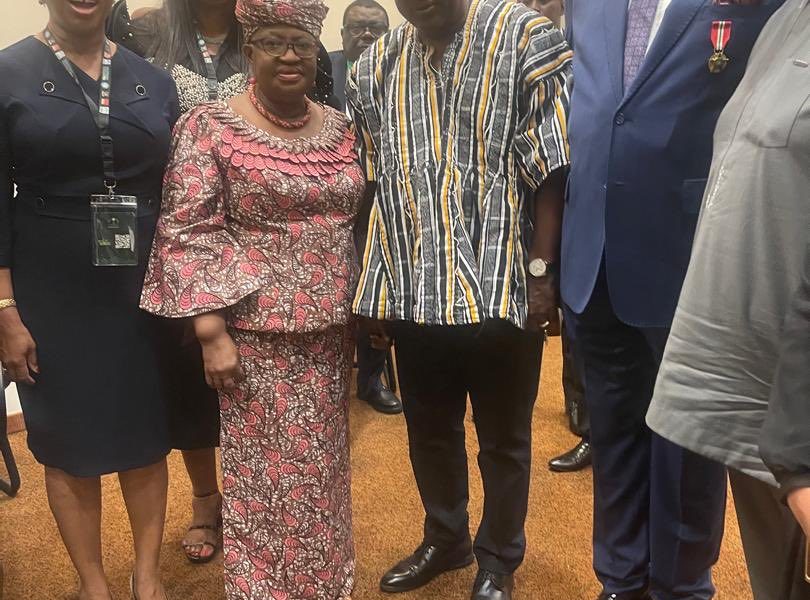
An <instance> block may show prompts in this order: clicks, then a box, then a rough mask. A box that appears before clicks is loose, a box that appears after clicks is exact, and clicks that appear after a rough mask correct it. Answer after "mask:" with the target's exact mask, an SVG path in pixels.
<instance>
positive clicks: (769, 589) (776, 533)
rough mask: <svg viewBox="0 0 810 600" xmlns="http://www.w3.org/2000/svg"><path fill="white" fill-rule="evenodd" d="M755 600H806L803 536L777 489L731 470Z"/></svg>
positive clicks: (809, 593) (809, 590)
mask: <svg viewBox="0 0 810 600" xmlns="http://www.w3.org/2000/svg"><path fill="white" fill-rule="evenodd" d="M729 476H730V479H731V490H732V493H733V495H734V505H735V508H736V509H737V520H738V521H739V524H740V534H741V536H742V542H743V550H744V551H745V560H746V563H747V564H748V574H749V577H750V578H751V588H752V589H753V592H754V600H807V599H808V598H810V584H808V583H807V582H806V581H805V580H804V535H803V533H802V530H801V527H799V524H798V523H797V522H796V520H795V519H794V518H793V515H792V514H791V512H790V510H789V509H788V508H787V507H786V506H785V505H784V504H783V503H782V501H781V499H780V498H779V497H778V491H777V490H776V488H774V487H772V486H770V485H768V484H767V483H765V482H763V481H759V480H758V479H754V478H753V477H751V476H749V475H746V474H744V473H741V472H740V471H736V470H733V469H732V470H730V471H729Z"/></svg>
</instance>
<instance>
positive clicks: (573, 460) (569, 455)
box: [548, 440, 591, 473]
mask: <svg viewBox="0 0 810 600" xmlns="http://www.w3.org/2000/svg"><path fill="white" fill-rule="evenodd" d="M590 465H591V444H590V443H589V442H586V441H585V440H583V441H581V442H580V443H579V444H577V445H576V446H575V447H574V448H573V449H571V450H569V451H568V452H566V453H565V454H563V455H561V456H558V457H557V458H554V459H552V460H550V461H549V463H548V468H549V469H551V470H552V471H554V472H556V473H573V472H574V471H581V470H582V469H584V468H585V467H589V466H590Z"/></svg>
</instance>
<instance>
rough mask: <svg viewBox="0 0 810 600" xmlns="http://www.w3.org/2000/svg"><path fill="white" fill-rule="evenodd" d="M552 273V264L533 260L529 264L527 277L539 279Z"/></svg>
mask: <svg viewBox="0 0 810 600" xmlns="http://www.w3.org/2000/svg"><path fill="white" fill-rule="evenodd" d="M553 271H554V263H552V262H550V261H547V260H544V259H542V258H535V259H534V260H532V261H531V262H530V263H529V275H531V276H532V277H536V278H538V279H540V278H541V277H545V276H546V275H551V273H552V272H553Z"/></svg>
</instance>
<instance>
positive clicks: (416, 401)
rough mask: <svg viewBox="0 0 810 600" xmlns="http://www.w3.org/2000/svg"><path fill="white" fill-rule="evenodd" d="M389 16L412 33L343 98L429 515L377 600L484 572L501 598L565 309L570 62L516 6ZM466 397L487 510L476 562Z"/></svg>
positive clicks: (370, 315)
mask: <svg viewBox="0 0 810 600" xmlns="http://www.w3.org/2000/svg"><path fill="white" fill-rule="evenodd" d="M397 6H398V7H399V9H400V12H401V13H402V14H403V16H404V17H405V18H406V19H407V20H408V23H406V24H405V25H403V26H401V27H399V28H397V29H395V30H394V31H392V32H391V33H390V34H388V35H386V36H384V37H383V38H381V39H380V40H379V41H378V42H377V43H376V44H375V45H374V46H372V47H371V48H370V49H369V50H367V51H366V52H365V53H364V54H363V56H361V57H360V59H359V60H358V61H357V63H356V64H355V67H354V69H353V71H352V73H351V75H350V77H349V83H348V89H347V96H348V103H349V107H350V110H351V112H352V114H353V117H354V120H355V124H356V127H357V130H358V138H359V139H360V142H361V154H362V157H363V159H364V161H365V168H366V174H367V178H368V180H369V182H371V184H372V185H371V188H370V189H373V190H376V193H375V194H374V195H373V202H371V203H370V206H371V208H370V211H371V213H370V218H369V230H368V241H367V244H366V247H365V253H364V257H363V271H362V275H361V278H360V284H359V289H358V292H357V297H356V300H355V311H356V312H357V314H359V315H360V316H362V317H366V318H367V319H368V323H369V325H370V326H371V327H372V328H373V330H374V331H376V332H377V336H378V338H389V337H390V338H393V339H394V341H395V343H396V347H397V359H398V364H399V375H400V383H401V389H402V399H403V403H404V409H405V416H406V419H407V423H408V431H409V437H410V456H411V463H412V465H413V469H414V473H415V475H416V481H417V484H418V486H419V492H420V495H421V497H422V502H423V504H424V507H425V512H426V520H425V529H424V540H423V543H422V544H421V545H420V546H419V548H418V549H417V550H416V552H415V553H414V554H413V555H411V556H409V557H408V558H406V559H404V560H403V561H402V562H400V563H399V564H397V565H396V566H394V567H393V568H392V569H391V570H390V571H389V572H388V573H386V574H385V575H384V576H383V578H382V581H381V588H382V589H383V590H384V591H386V592H402V591H407V590H412V589H415V588H417V587H419V586H421V585H424V584H425V583H427V582H428V581H430V580H431V579H433V578H434V577H436V576H437V575H439V574H440V573H442V572H444V571H448V570H450V569H454V568H460V567H463V566H466V565H468V564H470V563H471V562H473V560H474V559H477V561H478V566H479V573H478V577H477V578H476V580H475V583H474V586H473V595H472V597H473V599H474V600H484V599H487V600H489V599H492V600H503V599H509V598H511V597H512V588H513V578H512V573H513V572H514V571H515V570H516V569H517V567H518V566H519V565H520V563H521V562H522V560H523V556H524V553H525V546H526V543H525V536H524V521H525V517H526V511H527V504H528V493H529V471H530V464H529V463H530V457H531V415H532V407H533V405H534V401H535V398H536V396H537V387H538V378H539V373H540V362H541V358H542V347H543V344H542V341H543V329H544V328H545V326H547V324H548V322H549V320H550V319H551V318H552V316H553V315H554V311H555V310H556V307H557V298H558V293H557V287H558V286H557V261H558V256H559V242H560V228H561V216H562V208H563V187H564V186H563V181H564V177H563V171H564V168H565V167H566V166H567V165H568V162H569V159H568V144H567V134H566V128H567V119H566V113H567V110H568V93H569V87H570V82H571V80H570V75H571V70H570V63H571V52H570V50H569V48H568V46H567V45H566V42H565V40H564V39H563V36H562V34H561V33H560V32H559V31H558V30H557V29H554V28H553V26H552V24H551V22H550V21H549V20H548V19H546V18H544V17H541V16H539V15H538V14H537V13H535V12H533V11H530V10H528V9H527V8H526V7H525V6H522V5H520V4H515V3H513V2H505V1H503V0H472V1H469V0H397ZM370 196H371V195H370ZM468 395H469V397H470V401H471V403H472V408H473V416H474V418H475V424H476V428H477V433H478V440H479V443H480V446H481V452H480V455H479V466H480V469H481V475H482V477H483V481H484V491H485V496H486V501H485V508H484V515H483V519H482V522H481V524H480V527H479V530H478V535H477V537H476V539H475V544H474V546H473V544H472V542H471V540H470V534H469V524H468V514H467V499H468V482H467V453H466V449H465V440H464V416H465V413H466V407H467V397H468Z"/></svg>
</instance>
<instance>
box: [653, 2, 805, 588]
mask: <svg viewBox="0 0 810 600" xmlns="http://www.w3.org/2000/svg"><path fill="white" fill-rule="evenodd" d="M735 8H736V10H737V11H738V12H742V11H744V10H746V9H747V8H748V7H746V6H737V7H735ZM734 26H735V25H732V27H734ZM718 39H720V38H718ZM719 45H720V42H718V46H719ZM717 52H718V56H719V55H720V54H721V53H722V51H720V50H718V51H717ZM726 58H727V59H729V60H734V58H732V57H731V56H730V55H727V56H726ZM808 165H810V0H787V2H785V4H784V5H783V6H782V8H781V9H780V10H779V11H778V12H777V13H776V14H775V15H774V16H773V17H772V18H771V19H770V21H769V22H768V24H767V25H766V27H765V28H764V29H763V31H762V34H761V35H760V37H759V40H758V41H757V44H756V46H755V47H754V50H753V52H752V54H751V57H750V59H749V61H748V65H747V70H746V74H745V77H744V78H743V80H742V81H741V83H740V85H739V87H738V89H737V91H736V93H735V94H734V96H733V97H732V99H731V100H730V101H729V103H728V105H727V106H726V108H725V110H724V111H723V114H722V116H721V117H720V120H719V121H718V124H717V130H716V132H715V136H714V160H713V164H712V171H711V174H710V177H709V181H708V185H707V186H706V190H707V191H706V195H705V197H704V199H703V205H702V208H701V213H700V220H699V223H698V227H697V233H696V235H695V242H694V246H693V251H692V257H691V262H690V265H689V270H688V273H687V276H686V280H685V282H684V286H683V291H682V293H681V297H680V301H679V304H678V309H677V311H676V314H675V320H674V322H673V326H672V331H671V334H670V337H669V341H668V343H667V347H666V351H665V353H664V358H663V362H662V365H661V369H660V371H659V376H658V381H657V384H656V389H655V393H654V397H653V402H652V405H651V406H650V410H649V413H648V415H647V422H648V424H649V425H650V427H651V428H652V429H653V430H654V431H656V432H657V433H659V434H660V435H661V436H663V437H665V438H667V439H669V440H670V441H672V442H675V443H677V444H680V445H681V446H684V447H685V448H687V449H689V450H692V451H693V452H696V453H698V454H701V455H703V456H706V457H708V458H711V459H714V460H716V461H719V462H722V463H724V464H725V465H727V466H728V467H729V474H730V477H731V487H732V491H733V493H734V500H735V506H736V509H737V516H738V520H739V523H740V530H741V534H742V541H743V546H744V550H745V555H746V561H747V562H748V569H749V574H750V577H751V585H752V588H753V591H754V598H755V599H756V600H807V598H810V584H807V583H806V582H805V581H804V576H803V573H802V571H803V565H801V561H802V560H803V556H802V555H803V553H804V549H803V548H801V546H802V544H803V542H802V539H801V531H800V530H799V527H798V526H797V524H796V521H795V520H794V519H793V518H792V516H791V515H790V512H789V511H788V510H787V508H786V507H785V506H784V504H783V502H782V497H781V494H780V490H779V489H778V487H777V479H778V480H779V482H780V483H782V485H783V488H784V491H788V492H790V497H791V503H792V504H793V505H794V506H796V507H798V508H799V509H800V510H799V512H800V513H801V512H802V511H801V507H802V506H807V490H806V489H803V488H806V486H807V485H810V482H808V477H807V473H808V472H809V471H810V469H808V467H807V465H808V460H810V450H809V448H810V443H808V440H809V439H810V437H808V436H806V435H805V436H803V435H802V431H806V428H807V427H808V424H809V423H810V420H809V419H808V418H807V415H808V407H807V402H808V395H807V393H806V390H807V389H808V387H809V386H808V384H807V380H806V378H807V366H808V361H807V354H808V353H807V344H808V336H807V324H806V323H804V326H803V327H804V330H803V333H802V332H800V331H797V327H799V322H800V320H801V315H802V314H805V315H806V308H804V309H802V306H806V305H804V304H803V303H802V301H801V300H799V304H798V305H797V306H794V307H793V309H792V311H793V312H791V303H792V302H793V299H794V298H795V295H796V293H797V290H800V289H802V286H803V285H804V286H806V275H805V281H804V283H802V277H803V274H805V273H806V270H807V248H808V243H810V195H808V189H810V169H809V168H808ZM797 310H798V311H799V312H798V313H797V312H796V311H797ZM802 310H804V311H805V312H804V313H802ZM788 315H790V316H788ZM786 318H787V321H786V320H785V319H786ZM802 335H803V336H804V337H803V338H802V337H801V336H802ZM780 349H781V353H780ZM802 349H804V355H803V356H802V355H801V354H799V353H800V352H801V350H802ZM802 379H804V382H803V383H802ZM802 386H803V387H802ZM802 390H805V395H804V396H803V397H802V396H801V391H802ZM802 402H803V403H804V405H805V406H804V408H803V410H804V412H803V413H802V414H803V415H804V419H803V420H802V417H801V416H799V413H796V416H794V417H787V415H785V414H782V411H784V410H785V407H786V406H787V405H788V404H787V403H789V405H790V406H791V407H792V409H791V410H796V408H797V406H798V405H799V404H801V403H802ZM797 403H798V404H797ZM769 411H770V420H769V421H768V424H767V425H766V417H767V416H768V415H769ZM763 427H764V429H763ZM763 435H765V444H764V446H763V449H764V450H765V456H766V457H767V458H768V461H769V464H770V465H771V467H773V469H774V471H775V472H776V476H777V477H776V478H774V475H773V473H772V472H771V471H770V470H769V469H768V468H767V467H766V466H765V463H763V461H762V459H761V458H760V441H761V439H762V436H763ZM794 482H798V484H799V488H798V489H796V490H793V486H795V485H797V483H794ZM804 514H807V511H806V509H805V510H804ZM805 520H806V519H805Z"/></svg>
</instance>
